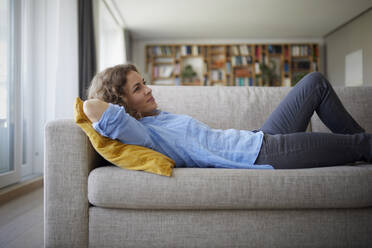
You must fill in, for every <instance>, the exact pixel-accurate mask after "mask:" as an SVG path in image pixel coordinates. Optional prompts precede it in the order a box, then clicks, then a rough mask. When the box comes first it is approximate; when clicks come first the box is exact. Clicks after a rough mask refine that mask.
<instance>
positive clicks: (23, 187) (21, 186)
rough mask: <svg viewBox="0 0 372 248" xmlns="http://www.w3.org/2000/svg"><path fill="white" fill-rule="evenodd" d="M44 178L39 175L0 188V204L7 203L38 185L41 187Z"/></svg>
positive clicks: (36, 187)
mask: <svg viewBox="0 0 372 248" xmlns="http://www.w3.org/2000/svg"><path fill="white" fill-rule="evenodd" d="M43 184H44V179H43V176H39V177H36V178H33V179H30V180H27V181H23V182H20V183H16V184H14V185H10V186H8V187H5V188H3V189H1V190H0V205H2V204H4V203H7V202H9V201H11V200H13V199H14V198H17V197H20V196H22V195H25V194H27V193H29V192H31V191H34V190H36V189H38V188H40V187H43Z"/></svg>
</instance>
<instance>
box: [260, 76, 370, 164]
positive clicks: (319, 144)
mask: <svg viewBox="0 0 372 248" xmlns="http://www.w3.org/2000/svg"><path fill="white" fill-rule="evenodd" d="M314 111H316V112H317V114H318V116H319V118H320V119H321V120H322V122H323V123H324V124H325V125H326V126H327V127H328V128H329V129H330V130H331V131H332V132H333V133H321V132H311V133H310V132H306V128H307V126H308V124H309V122H310V118H311V116H312V115H313V113H314ZM258 130H261V131H263V132H264V138H263V143H262V147H261V150H260V153H259V155H258V157H257V159H256V162H255V164H270V165H272V166H273V167H274V168H275V169H296V168H313V167H324V166H334V165H342V164H345V163H354V162H357V161H367V162H372V134H367V133H365V130H364V129H363V128H362V127H361V126H360V125H359V124H358V123H357V122H356V121H355V120H354V119H353V118H352V116H351V115H350V114H349V113H348V112H347V111H346V109H345V108H344V106H343V105H342V103H341V101H340V99H339V98H338V96H337V95H336V93H335V91H334V89H333V88H332V85H331V84H330V83H329V81H328V80H327V79H326V78H325V77H324V76H323V75H322V74H321V73H319V72H312V73H309V74H307V75H306V76H305V77H303V78H302V79H301V80H300V81H299V82H298V83H297V84H296V85H295V86H294V87H293V88H292V89H291V91H290V92H289V93H288V95H287V96H286V97H285V98H284V99H283V100H282V101H281V102H280V104H279V105H278V107H277V108H276V109H275V110H274V111H273V112H272V113H271V115H270V116H269V117H268V119H267V120H266V121H265V123H264V124H263V125H262V127H261V128H260V129H258ZM254 131H257V130H254Z"/></svg>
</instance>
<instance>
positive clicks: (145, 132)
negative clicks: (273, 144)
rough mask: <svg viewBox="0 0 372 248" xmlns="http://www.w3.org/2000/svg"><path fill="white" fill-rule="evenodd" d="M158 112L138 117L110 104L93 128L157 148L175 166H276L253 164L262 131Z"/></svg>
mask: <svg viewBox="0 0 372 248" xmlns="http://www.w3.org/2000/svg"><path fill="white" fill-rule="evenodd" d="M157 111H158V113H159V114H158V115H156V116H147V117H144V118H142V119H140V120H136V119H135V118H133V117H132V116H130V115H129V114H128V113H126V111H125V108H124V107H123V106H119V105H115V104H112V103H109V107H108V108H107V109H106V110H105V112H104V113H103V115H102V116H101V119H100V120H99V121H98V122H94V123H93V128H94V129H95V130H96V131H98V132H99V133H100V134H101V135H103V136H105V137H108V138H111V139H117V140H119V141H121V142H122V143H125V144H132V145H139V146H144V147H148V148H151V149H153V150H155V151H158V152H160V153H162V154H164V155H166V156H168V157H170V158H172V159H173V160H174V161H175V162H176V166H175V167H201V168H205V167H213V168H240V169H274V168H273V166H271V165H255V164H254V162H255V161H256V158H257V156H258V153H259V152H260V148H261V145H262V139H263V135H264V134H263V132H262V131H258V132H253V131H247V130H236V129H226V130H222V129H212V128H210V127H209V126H207V125H205V124H204V123H202V122H200V121H198V120H196V119H194V118H192V117H191V116H188V115H178V114H171V113H169V112H165V111H160V110H157Z"/></svg>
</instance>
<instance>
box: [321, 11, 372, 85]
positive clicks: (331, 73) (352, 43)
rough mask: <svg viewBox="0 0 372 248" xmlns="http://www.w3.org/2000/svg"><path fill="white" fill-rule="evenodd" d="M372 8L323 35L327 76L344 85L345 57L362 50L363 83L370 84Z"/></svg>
mask: <svg viewBox="0 0 372 248" xmlns="http://www.w3.org/2000/svg"><path fill="white" fill-rule="evenodd" d="M371 26H372V9H370V10H369V11H367V12H365V13H364V14H362V15H361V16H359V17H358V18H356V19H355V20H353V21H351V22H350V23H348V24H346V25H345V26H343V27H341V28H340V29H338V30H336V31H335V32H333V33H331V34H330V35H328V36H327V37H325V45H326V56H327V64H326V69H327V76H328V79H329V80H330V81H331V82H333V84H335V85H338V86H345V57H346V55H347V54H349V53H352V52H355V51H357V50H359V49H362V51H363V68H362V71H363V85H369V86H372V70H371V68H372V27H371Z"/></svg>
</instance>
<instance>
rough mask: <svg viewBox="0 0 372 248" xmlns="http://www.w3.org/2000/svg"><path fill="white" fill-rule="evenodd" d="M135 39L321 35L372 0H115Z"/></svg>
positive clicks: (355, 14) (343, 21)
mask: <svg viewBox="0 0 372 248" xmlns="http://www.w3.org/2000/svg"><path fill="white" fill-rule="evenodd" d="M111 1H112V2H113V4H114V6H115V7H116V10H117V11H118V12H119V13H118V14H119V16H120V17H121V20H122V21H123V22H124V26H125V27H126V28H127V29H128V30H129V31H130V32H131V35H132V38H133V39H138V40H151V39H210V38H216V39H226V38H227V39H231V38H235V39H247V38H249V39H252V38H253V39H270V38H321V37H323V36H325V35H326V34H328V33H329V32H331V31H333V30H335V29H336V28H338V27H339V26H341V25H343V24H345V23H347V22H348V21H350V20H352V19H353V18H355V17H356V16H358V15H359V14H361V13H362V12H364V11H366V10H368V9H369V8H371V7H372V0H187V1H184V0H111Z"/></svg>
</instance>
